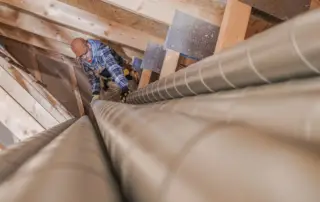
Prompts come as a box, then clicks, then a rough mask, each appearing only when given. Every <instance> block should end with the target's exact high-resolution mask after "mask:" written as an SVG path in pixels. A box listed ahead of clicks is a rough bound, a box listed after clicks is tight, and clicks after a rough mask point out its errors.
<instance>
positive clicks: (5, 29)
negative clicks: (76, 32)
mask: <svg viewBox="0 0 320 202" xmlns="http://www.w3.org/2000/svg"><path fill="white" fill-rule="evenodd" d="M0 35H2V36H4V37H7V38H10V39H14V40H16V41H19V42H22V43H26V44H30V45H32V46H36V47H39V48H43V49H46V50H50V51H53V52H56V53H61V54H63V55H67V56H69V57H74V54H73V52H72V50H71V49H70V47H69V45H67V44H64V43H60V42H57V41H54V40H51V39H48V38H44V37H41V36H39V35H35V34H32V33H29V32H26V31H23V30H21V29H17V28H14V27H10V26H7V25H4V24H1V23H0Z"/></svg>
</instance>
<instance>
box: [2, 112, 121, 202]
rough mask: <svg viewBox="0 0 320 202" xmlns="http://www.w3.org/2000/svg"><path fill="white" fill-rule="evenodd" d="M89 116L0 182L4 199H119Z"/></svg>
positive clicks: (56, 201)
mask: <svg viewBox="0 0 320 202" xmlns="http://www.w3.org/2000/svg"><path fill="white" fill-rule="evenodd" d="M120 200H121V199H120V197H119V192H118V188H117V186H116V184H115V182H114V179H113V176H112V175H111V173H110V172H109V168H108V165H107V163H106V161H105V158H104V156H103V154H102V150H101V148H100V145H99V143H98V141H97V137H96V134H95V131H94V128H93V126H92V125H91V123H90V121H89V119H88V117H82V118H81V119H79V120H78V121H77V122H76V123H75V124H73V125H72V126H70V127H69V128H68V129H67V130H65V131H64V132H62V133H61V134H60V135H59V136H58V137H57V138H55V139H54V140H53V141H52V142H51V143H50V144H48V145H47V146H46V147H44V148H43V149H42V150H40V151H39V152H38V153H37V154H35V155H34V156H32V157H31V158H30V159H29V160H28V161H27V162H25V163H24V164H23V165H21V167H20V168H19V169H18V170H17V171H16V172H15V173H13V174H12V175H11V176H10V177H9V178H7V179H6V180H5V181H3V182H2V183H1V184H0V201H3V202H4V201H5V202H44V201H45V202H88V201H95V202H106V201H108V202H119V201H120Z"/></svg>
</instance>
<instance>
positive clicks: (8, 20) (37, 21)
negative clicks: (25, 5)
mask: <svg viewBox="0 0 320 202" xmlns="http://www.w3.org/2000/svg"><path fill="white" fill-rule="evenodd" d="M0 23H3V24H5V25H8V26H7V27H11V30H12V29H13V30H14V28H18V29H16V30H15V32H18V33H20V32H21V30H23V31H25V33H26V34H22V35H26V36H27V37H23V39H20V41H23V42H24V43H29V40H28V38H39V36H41V37H42V41H47V39H51V40H50V44H51V43H53V42H55V43H57V45H55V46H53V47H56V46H64V48H63V49H62V50H61V52H60V53H61V54H68V56H70V57H71V56H72V57H73V53H72V52H71V51H70V50H67V49H66V46H65V44H70V43H71V41H72V39H73V38H76V37H82V38H85V39H89V38H92V39H99V38H97V37H95V36H92V35H88V34H84V33H81V32H79V31H76V30H73V29H70V28H68V27H65V26H62V25H59V24H56V23H53V22H51V21H48V20H44V19H41V18H39V17H37V16H34V15H31V14H29V13H27V12H24V11H21V10H17V9H14V8H12V7H10V6H7V5H0ZM30 23H32V26H30ZM4 31H5V30H4ZM31 33H32V34H34V35H33V36H31ZM11 35H12V34H11V33H7V34H5V36H6V37H8V38H10V37H11V38H12V39H15V40H17V39H18V37H16V35H17V34H15V35H14V36H11ZM28 36H30V37H28ZM104 42H105V43H106V44H107V45H110V47H112V48H114V49H115V50H116V51H117V53H119V54H120V55H121V56H123V57H125V58H131V57H132V56H136V57H141V55H143V52H141V51H138V50H136V49H132V48H130V47H127V46H121V45H119V44H112V43H110V42H109V43H107V42H106V41H104ZM60 43H63V44H62V45H61V44H60ZM38 44H39V43H38ZM31 45H35V44H31ZM44 45H45V44H41V48H45V49H48V50H52V47H51V46H47V47H45V46H44ZM38 46H39V45H38ZM68 49H69V47H68ZM54 51H55V52H57V51H59V50H57V49H54ZM71 54H72V55H71Z"/></svg>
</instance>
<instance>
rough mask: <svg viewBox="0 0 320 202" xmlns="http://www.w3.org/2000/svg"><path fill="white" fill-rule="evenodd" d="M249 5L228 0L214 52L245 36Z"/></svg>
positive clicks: (249, 12)
mask: <svg viewBox="0 0 320 202" xmlns="http://www.w3.org/2000/svg"><path fill="white" fill-rule="evenodd" d="M250 15H251V7H250V6H248V5H246V4H244V3H242V2H240V1H239V0H228V3H227V6H226V9H225V12H224V16H223V20H222V24H221V27H220V33H219V37H218V42H217V45H216V49H215V52H216V53H217V52H220V51H221V50H222V49H225V48H229V47H232V46H234V45H236V44H237V43H239V42H241V41H243V40H244V39H245V36H246V32H247V28H248V23H249V19H250Z"/></svg>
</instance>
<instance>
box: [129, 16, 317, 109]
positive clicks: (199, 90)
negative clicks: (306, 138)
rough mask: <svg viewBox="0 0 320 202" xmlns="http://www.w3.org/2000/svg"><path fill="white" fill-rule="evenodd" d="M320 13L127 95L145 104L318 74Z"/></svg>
mask: <svg viewBox="0 0 320 202" xmlns="http://www.w3.org/2000/svg"><path fill="white" fill-rule="evenodd" d="M319 24H320V10H315V11H310V12H308V13H307V14H304V15H301V16H299V17H297V18H295V19H292V20H289V21H287V22H285V23H283V24H281V25H279V26H276V27H274V28H271V29H270V30H267V31H265V32H262V33H260V34H258V35H256V36H254V37H252V38H250V39H248V40H246V41H244V42H243V43H241V44H239V45H238V46H236V47H234V48H231V49H227V50H225V51H223V52H221V53H218V54H215V55H214V56H211V57H208V58H206V59H204V60H202V61H200V62H198V63H196V64H193V65H191V66H189V67H188V68H186V69H183V70H181V71H178V72H176V73H175V74H172V75H170V76H168V77H165V78H163V79H161V80H159V81H157V82H154V83H152V84H149V85H148V86H147V87H145V88H143V89H140V90H138V91H136V92H134V93H132V94H131V95H130V96H129V97H128V103H130V104H142V103H150V102H155V101H161V100H168V99H172V98H180V97H185V96H193V95H198V94H204V93H211V92H216V91H221V90H227V89H237V88H243V87H246V86H252V85H262V84H270V83H276V82H282V81H285V80H289V79H292V78H301V77H311V76H318V75H319V73H320V57H319V53H320V26H319Z"/></svg>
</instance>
